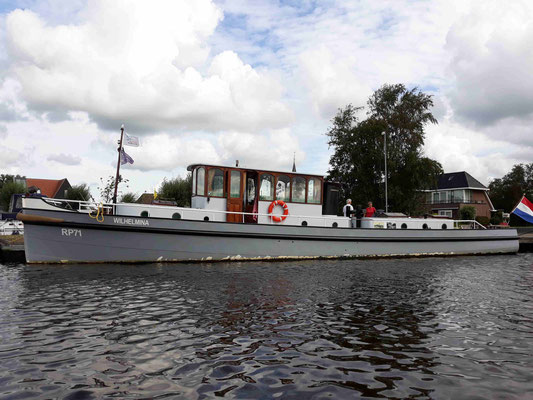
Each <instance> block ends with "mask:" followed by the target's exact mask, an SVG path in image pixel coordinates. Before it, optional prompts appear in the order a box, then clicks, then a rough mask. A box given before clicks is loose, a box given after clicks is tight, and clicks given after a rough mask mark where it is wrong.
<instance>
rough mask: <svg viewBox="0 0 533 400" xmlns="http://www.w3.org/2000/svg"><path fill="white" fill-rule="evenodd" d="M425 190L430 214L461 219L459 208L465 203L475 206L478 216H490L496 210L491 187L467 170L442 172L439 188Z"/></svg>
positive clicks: (427, 208) (427, 209)
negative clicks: (490, 194) (490, 195)
mask: <svg viewBox="0 0 533 400" xmlns="http://www.w3.org/2000/svg"><path fill="white" fill-rule="evenodd" d="M424 192H425V199H424V209H425V212H426V213H428V214H433V215H440V216H446V217H450V218H453V219H459V210H460V209H461V207H463V206H465V205H468V206H474V207H475V209H476V216H478V217H488V218H490V217H491V211H496V210H495V209H494V206H493V205H492V202H491V201H490V197H489V193H488V192H489V189H488V188H487V187H486V186H485V185H483V184H482V183H481V182H479V181H478V180H477V179H475V178H474V177H473V176H472V175H470V174H469V173H468V172H465V171H461V172H450V173H446V174H442V175H441V176H440V177H439V182H438V185H437V189H434V190H425V191H424Z"/></svg>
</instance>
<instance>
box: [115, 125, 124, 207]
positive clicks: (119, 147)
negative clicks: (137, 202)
mask: <svg viewBox="0 0 533 400" xmlns="http://www.w3.org/2000/svg"><path fill="white" fill-rule="evenodd" d="M123 138H124V124H122V126H121V127H120V141H119V142H118V161H117V176H116V177H115V193H114V194H113V204H116V203H117V191H118V180H119V178H120V155H121V153H122V139H123Z"/></svg>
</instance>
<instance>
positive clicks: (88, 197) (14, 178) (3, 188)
mask: <svg viewBox="0 0 533 400" xmlns="http://www.w3.org/2000/svg"><path fill="white" fill-rule="evenodd" d="M25 179H26V177H24V176H20V175H10V174H1V175H0V210H3V211H6V210H8V208H9V203H10V201H11V197H12V195H13V194H25V193H26V192H27V191H28V188H27V187H26V185H25V184H24V183H23V182H24V181H25ZM119 184H120V185H121V186H119V188H125V189H128V180H127V179H124V178H123V177H122V176H121V177H120V179H119ZM191 185H192V177H191V174H187V175H186V177H185V178H182V177H180V176H178V177H176V178H172V179H166V178H165V179H164V180H163V182H162V183H161V185H160V186H159V187H158V188H157V189H156V192H157V195H158V198H159V199H162V200H170V201H175V202H176V204H177V205H178V206H179V207H190V205H191V195H192V191H191ZM114 189H115V177H114V176H109V177H108V178H107V179H105V180H104V178H100V185H99V186H98V187H97V190H98V191H99V192H100V200H101V201H103V202H110V201H111V199H112V197H113V192H114ZM139 197H140V196H139V195H138V194H137V193H134V192H128V191H126V192H124V193H123V194H122V195H121V196H120V197H119V201H120V202H122V203H135V202H136V201H137V199H138V198H139ZM65 198H66V199H67V200H80V201H94V198H93V196H92V194H91V190H90V188H89V185H87V184H86V183H82V184H79V185H74V186H72V187H71V188H69V189H68V190H67V193H66V196H65Z"/></svg>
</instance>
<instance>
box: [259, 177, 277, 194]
mask: <svg viewBox="0 0 533 400" xmlns="http://www.w3.org/2000/svg"><path fill="white" fill-rule="evenodd" d="M259 200H274V177H273V176H272V175H269V174H263V175H261V186H259Z"/></svg>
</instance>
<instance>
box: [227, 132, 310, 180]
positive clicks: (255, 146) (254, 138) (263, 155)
mask: <svg viewBox="0 0 533 400" xmlns="http://www.w3.org/2000/svg"><path fill="white" fill-rule="evenodd" d="M218 147H219V148H220V149H221V151H222V154H221V159H222V160H223V161H224V162H225V163H227V164H228V165H234V163H235V161H236V160H239V165H240V166H242V167H247V168H263V169H276V168H279V169H280V170H285V171H286V170H290V168H291V167H292V161H293V155H294V153H296V158H297V160H298V161H299V162H300V161H303V160H304V158H305V153H304V152H303V151H301V150H300V149H299V143H298V140H297V139H296V138H295V137H294V136H292V135H291V134H290V131H289V130H288V129H278V130H273V131H271V132H270V134H269V135H254V134H251V133H245V134H243V133H240V132H229V133H225V134H223V135H220V136H219V139H218Z"/></svg>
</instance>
